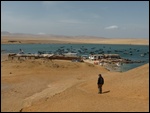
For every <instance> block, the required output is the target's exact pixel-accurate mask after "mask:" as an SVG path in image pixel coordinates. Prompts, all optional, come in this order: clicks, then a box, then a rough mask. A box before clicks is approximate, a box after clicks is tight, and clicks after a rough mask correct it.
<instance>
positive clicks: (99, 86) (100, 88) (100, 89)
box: [98, 84, 103, 93]
mask: <svg viewBox="0 0 150 113" xmlns="http://www.w3.org/2000/svg"><path fill="white" fill-rule="evenodd" d="M102 86H103V84H98V89H99V93H102Z"/></svg>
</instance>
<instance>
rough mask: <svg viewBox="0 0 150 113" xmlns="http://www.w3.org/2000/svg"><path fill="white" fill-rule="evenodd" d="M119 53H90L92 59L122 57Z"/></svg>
mask: <svg viewBox="0 0 150 113" xmlns="http://www.w3.org/2000/svg"><path fill="white" fill-rule="evenodd" d="M120 58H121V57H120V55H119V54H91V55H89V59H90V60H101V59H120Z"/></svg>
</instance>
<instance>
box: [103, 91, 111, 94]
mask: <svg viewBox="0 0 150 113" xmlns="http://www.w3.org/2000/svg"><path fill="white" fill-rule="evenodd" d="M109 92H110V90H108V91H104V92H102V94H104V93H109Z"/></svg>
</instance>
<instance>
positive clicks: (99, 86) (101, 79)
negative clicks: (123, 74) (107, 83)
mask: <svg viewBox="0 0 150 113" xmlns="http://www.w3.org/2000/svg"><path fill="white" fill-rule="evenodd" d="M98 76H99V78H98V81H97V85H98V89H99V92H98V93H100V94H102V86H103V84H104V78H103V77H102V75H101V74H99V75H98Z"/></svg>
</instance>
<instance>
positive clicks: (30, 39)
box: [1, 36, 149, 45]
mask: <svg viewBox="0 0 150 113" xmlns="http://www.w3.org/2000/svg"><path fill="white" fill-rule="evenodd" d="M10 41H14V42H10ZM16 43H19V44H23V43H30V44H35V43H91V44H133V45H135V44H136V45H137V44H138V45H149V39H132V38H131V39H125V38H120V39H117V38H98V37H86V36H83V37H82V36H78V37H64V36H60V37H56V36H2V37H1V44H16Z"/></svg>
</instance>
